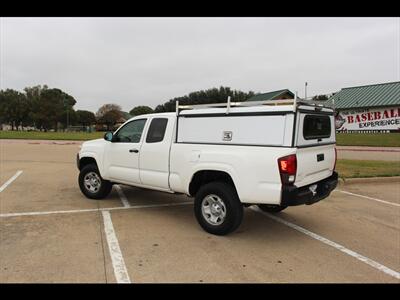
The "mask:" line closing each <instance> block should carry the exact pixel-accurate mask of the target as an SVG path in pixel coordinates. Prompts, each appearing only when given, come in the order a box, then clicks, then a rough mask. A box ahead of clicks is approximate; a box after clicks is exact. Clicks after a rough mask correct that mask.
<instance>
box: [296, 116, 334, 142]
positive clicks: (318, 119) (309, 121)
mask: <svg viewBox="0 0 400 300" xmlns="http://www.w3.org/2000/svg"><path fill="white" fill-rule="evenodd" d="M303 136H304V139H306V140H313V139H322V138H329V137H330V136H331V119H330V117H329V116H321V115H306V116H305V117H304V122H303Z"/></svg>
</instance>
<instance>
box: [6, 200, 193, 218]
mask: <svg viewBox="0 0 400 300" xmlns="http://www.w3.org/2000/svg"><path fill="white" fill-rule="evenodd" d="M188 204H193V201H187V202H178V203H165V204H149V205H135V206H130V207H107V208H99V209H98V208H89V209H75V210H54V211H33V212H22V213H5V214H0V218H10V217H21V216H40V215H52V214H73V213H84V212H94V211H110V210H124V209H139V208H153V207H167V206H180V205H188Z"/></svg>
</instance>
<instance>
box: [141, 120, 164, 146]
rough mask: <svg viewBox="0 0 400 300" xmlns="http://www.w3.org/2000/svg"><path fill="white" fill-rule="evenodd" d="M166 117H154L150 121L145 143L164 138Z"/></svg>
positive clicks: (156, 141)
mask: <svg viewBox="0 0 400 300" xmlns="http://www.w3.org/2000/svg"><path fill="white" fill-rule="evenodd" d="M167 123H168V119H166V118H155V119H153V120H152V121H151V124H150V128H149V132H148V133H147V138H146V143H158V142H161V141H162V140H163V139H164V135H165V129H166V128H167Z"/></svg>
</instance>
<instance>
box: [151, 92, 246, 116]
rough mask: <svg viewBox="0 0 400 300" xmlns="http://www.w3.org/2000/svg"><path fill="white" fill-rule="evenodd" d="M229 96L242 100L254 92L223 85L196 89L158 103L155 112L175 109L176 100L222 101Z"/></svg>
mask: <svg viewBox="0 0 400 300" xmlns="http://www.w3.org/2000/svg"><path fill="white" fill-rule="evenodd" d="M228 96H230V97H231V101H235V102H242V101H245V100H247V99H248V98H250V97H252V96H254V92H252V91H249V92H248V93H245V92H242V91H238V90H231V88H230V87H223V86H221V87H220V88H219V89H218V88H212V89H208V90H201V91H196V92H192V93H190V94H189V95H185V96H182V97H177V98H173V99H170V100H169V101H167V102H165V103H164V104H161V105H158V106H157V107H156V108H155V110H154V111H155V112H171V111H175V108H176V104H175V103H176V101H179V104H183V105H190V104H208V103H222V102H226V101H227V100H228Z"/></svg>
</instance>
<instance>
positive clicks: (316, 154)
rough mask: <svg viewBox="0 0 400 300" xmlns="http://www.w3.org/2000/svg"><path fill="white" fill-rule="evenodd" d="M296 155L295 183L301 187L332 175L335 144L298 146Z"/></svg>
mask: <svg viewBox="0 0 400 300" xmlns="http://www.w3.org/2000/svg"><path fill="white" fill-rule="evenodd" d="M296 157H297V174H296V181H295V185H296V186H297V187H302V186H305V185H308V184H311V183H314V182H317V181H320V180H322V179H325V178H327V177H329V176H331V175H332V172H333V168H334V164H335V145H334V144H331V145H325V146H316V147H307V148H299V149H297V152H296Z"/></svg>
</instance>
